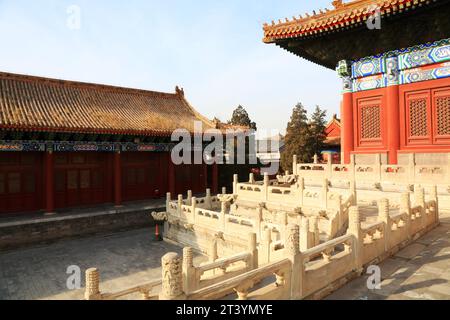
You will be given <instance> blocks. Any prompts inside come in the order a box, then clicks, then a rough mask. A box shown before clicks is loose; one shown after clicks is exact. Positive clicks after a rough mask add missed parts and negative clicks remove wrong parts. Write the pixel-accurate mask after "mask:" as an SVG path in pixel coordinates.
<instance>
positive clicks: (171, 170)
mask: <svg viewBox="0 0 450 320" xmlns="http://www.w3.org/2000/svg"><path fill="white" fill-rule="evenodd" d="M167 158H168V161H169V177H168V178H169V192H170V194H171V196H172V199H176V197H177V194H176V192H177V190H176V180H175V164H174V163H173V162H172V157H171V153H169V154H168V157H167Z"/></svg>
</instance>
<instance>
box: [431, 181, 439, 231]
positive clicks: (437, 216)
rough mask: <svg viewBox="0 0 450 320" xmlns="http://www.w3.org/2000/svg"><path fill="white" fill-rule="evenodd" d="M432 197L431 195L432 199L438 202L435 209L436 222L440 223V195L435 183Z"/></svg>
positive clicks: (432, 188)
mask: <svg viewBox="0 0 450 320" xmlns="http://www.w3.org/2000/svg"><path fill="white" fill-rule="evenodd" d="M430 197H431V200H433V201H434V202H435V204H436V208H435V211H434V214H435V217H434V223H438V222H439V196H438V188H437V185H434V186H432V187H431V192H430Z"/></svg>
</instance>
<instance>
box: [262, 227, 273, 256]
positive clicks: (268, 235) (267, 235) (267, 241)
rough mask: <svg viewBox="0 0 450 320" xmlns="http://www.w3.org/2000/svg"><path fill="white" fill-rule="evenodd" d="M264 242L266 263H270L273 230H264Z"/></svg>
mask: <svg viewBox="0 0 450 320" xmlns="http://www.w3.org/2000/svg"><path fill="white" fill-rule="evenodd" d="M262 242H263V246H262V247H263V248H264V254H265V255H266V260H265V261H264V262H266V263H270V246H271V244H272V230H270V228H266V229H265V230H264V239H263V241H262Z"/></svg>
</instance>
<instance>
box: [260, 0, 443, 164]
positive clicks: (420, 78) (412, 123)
mask: <svg viewBox="0 0 450 320" xmlns="http://www.w3.org/2000/svg"><path fill="white" fill-rule="evenodd" d="M449 16H450V1H448V0H434V1H429V0H354V1H345V2H344V1H333V8H332V9H331V10H330V9H326V10H317V11H315V12H313V13H312V14H307V15H306V16H300V17H294V18H293V19H286V21H281V20H280V21H279V22H278V23H275V22H272V24H271V25H269V24H266V25H265V26H264V41H265V42H266V43H275V44H277V45H278V46H280V47H282V48H284V49H286V50H288V51H290V52H292V53H294V54H296V55H298V56H300V57H303V58H305V59H308V60H310V61H312V62H313V63H316V64H319V65H321V66H324V67H327V68H333V69H334V68H336V66H337V71H338V74H339V76H340V77H342V79H343V101H342V110H341V119H342V155H343V162H344V163H348V162H349V161H350V158H351V155H352V154H354V155H356V156H358V155H367V154H381V159H382V161H383V162H385V163H389V164H397V163H398V162H399V160H400V158H402V157H403V156H405V155H407V154H410V153H414V154H422V155H430V157H432V158H433V159H438V158H439V157H440V156H442V157H441V159H447V158H446V155H445V156H444V153H448V152H450V39H449V37H450V19H449V18H448V17H449ZM427 157H428V156H426V157H424V158H427ZM403 158H404V157H403ZM428 159H431V158H428Z"/></svg>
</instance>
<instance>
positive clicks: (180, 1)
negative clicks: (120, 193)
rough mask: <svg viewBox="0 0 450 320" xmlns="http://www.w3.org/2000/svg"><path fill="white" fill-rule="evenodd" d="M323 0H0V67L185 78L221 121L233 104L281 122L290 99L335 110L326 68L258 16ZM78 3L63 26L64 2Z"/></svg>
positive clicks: (127, 79)
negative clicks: (74, 22)
mask: <svg viewBox="0 0 450 320" xmlns="http://www.w3.org/2000/svg"><path fill="white" fill-rule="evenodd" d="M330 3H331V0H315V1H309V0H222V1H217V0H208V1H207V0H194V1H189V0H165V1H163V0H158V1H156V0H151V1H144V0H128V1H123V0H120V1H119V0H78V1H77V0H71V1H66V0H39V1H35V0H0V35H1V43H2V44H1V46H0V70H1V71H6V72H15V73H22V74H31V75H39V76H47V77H54V78H61V79H69V80H78V81H86V82H96V83H105V84H112V85H119V86H125V87H135V88H142V89H149V90H156V91H165V92H173V91H174V88H175V86H176V85H179V86H181V87H183V88H184V90H185V93H186V96H187V98H188V100H189V101H190V103H191V104H192V105H193V106H194V107H195V108H196V109H197V110H198V111H200V112H201V113H203V114H204V115H206V116H207V117H209V118H213V117H214V116H216V117H218V118H219V119H221V120H223V121H225V120H227V119H229V118H230V116H231V113H232V111H233V109H234V108H235V107H237V105H239V104H242V105H243V106H244V107H245V108H246V109H247V111H248V112H249V114H250V116H251V118H252V120H254V121H256V123H257V124H258V127H259V128H261V129H267V130H270V129H279V130H281V131H282V132H283V131H284V130H285V128H286V124H287V121H288V120H289V117H290V115H291V112H292V108H293V106H294V105H295V104H296V103H297V102H298V101H301V102H302V103H303V104H304V105H305V106H306V107H307V108H308V110H312V109H313V108H314V107H315V105H316V104H318V105H320V106H322V107H323V108H326V109H327V110H328V115H329V116H330V117H331V116H332V114H333V113H338V110H339V103H340V86H341V85H340V80H339V78H338V76H337V75H336V73H335V72H334V71H332V70H328V69H325V68H323V67H319V66H317V65H315V64H312V63H310V62H308V61H305V60H303V59H300V58H298V57H296V56H294V55H292V54H290V53H288V52H286V51H284V50H282V49H280V48H278V47H276V46H275V45H266V44H264V43H263V42H262V37H263V32H262V24H263V23H264V22H269V21H271V20H272V19H273V20H278V19H279V18H284V17H292V16H293V15H299V14H303V13H305V12H311V11H312V10H314V9H319V8H325V7H330V6H331V5H330ZM71 5H76V6H78V7H79V8H80V9H81V15H80V17H81V20H80V22H81V25H80V28H79V29H75V30H73V29H71V28H69V27H68V25H67V22H68V20H69V19H70V14H69V13H68V12H67V9H68V8H69V7H70V6H71Z"/></svg>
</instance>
